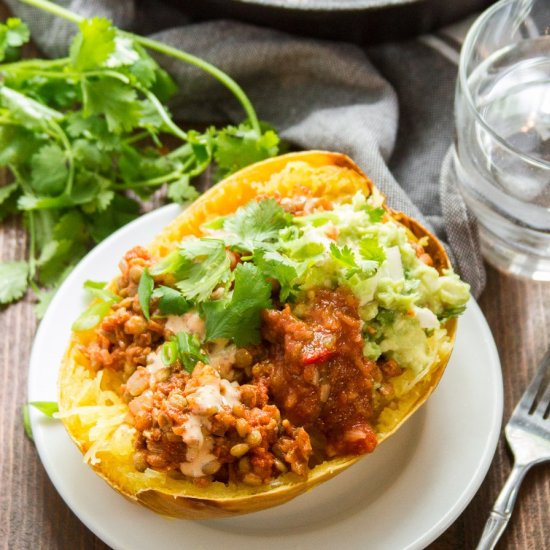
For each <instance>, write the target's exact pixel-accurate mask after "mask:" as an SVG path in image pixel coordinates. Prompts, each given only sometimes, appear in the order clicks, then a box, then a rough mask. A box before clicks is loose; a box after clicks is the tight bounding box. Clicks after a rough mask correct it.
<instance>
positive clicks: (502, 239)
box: [452, 0, 550, 280]
mask: <svg viewBox="0 0 550 550" xmlns="http://www.w3.org/2000/svg"><path fill="white" fill-rule="evenodd" d="M455 117H456V132H457V136H456V143H455V146H454V151H453V162H452V170H453V175H454V179H455V182H456V185H458V186H459V188H460V190H461V192H462V194H463V196H464V198H465V201H466V203H467V204H468V206H469V208H470V210H471V211H472V212H473V214H474V215H475V217H476V218H477V220H478V225H479V233H480V241H481V248H482V252H483V255H484V256H485V258H486V260H487V261H488V262H489V263H491V264H493V265H494V266H496V267H497V268H499V269H501V270H503V271H506V272H508V273H513V274H516V275H519V276H524V277H530V278H532V279H537V280H550V0H501V1H500V2H498V3H496V4H494V5H493V6H492V7H491V8H489V9H488V10H487V11H486V12H484V13H483V14H482V15H481V16H480V17H479V19H478V20H477V21H476V22H475V23H474V24H473V26H472V28H471V29H470V31H469V33H468V35H467V37H466V40H465V42H464V46H463V48H462V53H461V57H460V68H459V76H458V84H457V91H456V98H455Z"/></svg>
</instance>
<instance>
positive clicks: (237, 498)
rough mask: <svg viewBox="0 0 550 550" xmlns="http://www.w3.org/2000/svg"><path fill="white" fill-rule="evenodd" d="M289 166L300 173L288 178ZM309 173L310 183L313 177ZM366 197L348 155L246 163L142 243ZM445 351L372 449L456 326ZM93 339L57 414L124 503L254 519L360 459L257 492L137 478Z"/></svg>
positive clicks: (87, 335)
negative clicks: (281, 208) (283, 206)
mask: <svg viewBox="0 0 550 550" xmlns="http://www.w3.org/2000/svg"><path fill="white" fill-rule="evenodd" d="M293 163H300V165H301V166H302V167H304V166H305V168H306V169H307V171H309V172H310V173H311V175H312V177H311V178H304V177H303V170H302V171H300V173H299V174H297V175H296V177H294V176H293V170H292V166H293ZM313 176H314V177H313ZM359 190H361V191H363V192H364V194H365V195H371V194H373V193H377V194H379V195H380V192H379V191H378V190H377V189H376V187H375V186H374V185H373V183H372V182H371V180H370V179H369V178H368V177H367V176H366V175H365V174H363V172H362V171H361V170H360V169H359V168H358V166H357V165H356V164H355V163H354V162H353V161H352V160H351V159H349V158H348V157H347V156H345V155H342V154H338V153H330V152H322V151H308V152H300V153H291V154H287V155H283V156H279V157H276V158H272V159H269V160H266V161H263V162H260V163H257V164H254V165H252V166H249V167H247V168H245V169H243V170H241V171H239V172H237V173H235V174H233V175H232V176H230V177H228V178H227V179H225V180H224V181H222V182H220V183H218V184H217V185H215V186H214V187H212V188H211V189H209V190H208V191H207V192H206V193H204V194H203V195H202V196H201V197H200V198H199V199H198V200H197V201H196V202H194V203H193V204H192V205H191V206H189V207H188V208H187V209H185V210H184V211H183V212H182V213H181V214H180V215H179V216H178V217H177V218H176V219H175V220H174V221H173V222H172V223H171V224H170V225H168V226H167V227H166V228H165V229H164V230H163V231H162V232H161V233H160V234H159V235H158V236H157V237H156V238H154V240H153V241H152V243H151V244H150V245H149V246H148V250H149V251H150V252H151V253H152V255H153V256H155V257H158V258H161V257H164V256H166V255H167V254H168V253H169V252H170V251H172V250H173V249H174V247H175V246H176V244H177V243H178V242H179V241H180V240H181V239H182V238H183V237H185V236H187V235H197V236H200V235H201V226H202V225H203V224H204V223H205V222H207V221H208V220H210V219H212V218H215V217H218V216H222V215H226V214H229V213H232V212H234V211H235V210H236V209H237V208H239V207H240V206H242V205H244V204H246V203H247V202H249V201H250V200H251V199H253V198H254V197H257V196H258V195H261V196H278V197H292V196H293V195H295V194H297V193H301V194H303V193H304V192H306V193H307V194H309V195H311V196H314V197H321V196H324V197H327V198H329V199H331V198H342V197H345V196H353V195H354V194H355V193H356V192H357V191H359ZM384 208H385V209H386V211H387V212H388V213H389V215H390V216H391V217H392V218H393V219H394V220H396V221H397V222H399V223H400V224H402V225H403V226H405V227H406V228H407V229H408V231H409V232H410V236H411V239H412V240H416V239H420V238H422V237H426V236H427V237H428V244H427V246H425V249H426V252H428V253H429V254H430V256H431V257H432V259H433V261H434V265H435V267H436V268H437V269H438V271H440V272H441V271H442V270H443V269H445V268H447V267H449V265H450V264H449V259H448V257H447V254H446V253H445V250H444V248H443V246H442V245H441V243H440V242H439V241H438V240H437V238H435V237H434V236H433V235H432V234H430V232H429V231H428V230H427V229H426V228H424V227H423V226H422V225H420V224H419V223H418V222H417V221H415V220H413V219H411V218H409V217H407V216H406V215H405V214H402V213H399V212H395V211H393V210H392V209H390V208H389V207H388V206H386V205H385V204H384ZM445 328H446V330H447V344H448V345H447V347H446V349H445V350H444V351H442V352H441V353H440V355H439V360H438V361H437V362H436V363H435V364H433V365H432V367H431V368H430V369H429V372H428V374H427V375H426V376H424V377H423V378H422V379H421V380H420V381H419V382H418V383H416V385H414V386H413V387H412V388H411V389H410V390H409V391H408V392H407V393H405V395H403V396H402V397H401V398H400V399H399V401H398V402H397V403H394V406H393V407H392V408H389V407H388V408H387V409H385V410H384V411H383V412H382V414H381V416H380V418H379V420H378V423H377V424H376V426H375V429H376V433H377V436H378V442H379V443H381V442H383V441H384V440H385V439H387V438H388V437H390V436H391V435H392V434H393V433H394V432H395V431H396V430H397V429H398V428H399V427H400V426H401V425H402V424H403V423H404V422H405V421H406V420H407V419H408V418H409V417H410V416H411V415H412V414H413V413H414V412H415V411H416V410H417V409H418V408H419V407H420V406H421V405H422V404H423V403H424V402H425V401H426V399H428V397H429V396H430V394H431V393H432V391H433V390H434V389H435V387H436V386H437V384H438V382H439V380H440V378H441V376H442V374H443V371H444V370H445V366H446V364H447V362H448V360H449V355H450V350H451V348H452V342H453V340H454V335H455V331H456V320H455V319H451V320H449V321H447V323H446V325H445ZM93 338H94V333H93V331H89V332H84V333H74V334H73V336H72V339H71V342H70V344H69V347H68V350H67V352H66V354H65V357H64V359H63V362H62V366H61V370H60V375H59V410H60V417H61V418H62V420H63V422H64V424H65V426H66V429H67V431H68V433H69V435H70V436H71V438H72V439H73V440H74V442H75V443H76V445H77V446H78V447H79V449H80V450H81V451H82V453H83V454H84V456H85V460H86V461H87V462H88V464H89V465H90V466H91V467H92V468H93V469H94V470H95V471H96V472H97V473H98V474H99V475H100V476H101V477H102V478H103V479H105V481H107V483H109V484H110V485H111V486H112V487H113V488H114V489H116V490H117V491H118V492H120V493H121V494H122V495H124V496H125V497H127V498H128V499H130V500H132V501H135V502H139V503H141V504H143V505H145V506H147V507H149V508H151V509H152V510H154V511H156V512H159V513H161V514H164V515H167V516H173V517H178V518H190V519H201V518H215V517H224V516H230V515H236V514H244V513H249V512H255V511H258V510H262V509H265V508H269V507H272V506H277V505H279V504H283V503H284V502H287V501H288V500H290V499H292V498H294V497H296V496H298V495H300V494H301V493H304V492H305V491H307V490H309V489H311V488H313V487H314V486H316V485H318V484H320V483H322V482H324V481H326V480H328V479H330V478H332V477H333V476H335V475H336V474H338V473H340V472H342V471H343V470H345V469H346V468H349V467H350V466H352V465H353V464H354V463H355V462H356V461H357V460H359V459H360V458H361V457H360V456H349V457H338V458H335V459H332V460H327V461H325V462H323V463H322V464H320V465H318V466H316V467H314V468H313V469H312V470H311V471H310V472H309V475H308V477H307V479H302V478H300V477H298V476H296V475H294V474H292V473H288V474H285V475H281V476H280V477H278V478H276V480H274V482H272V483H271V484H268V485H263V486H260V487H249V486H245V485H231V484H229V485H225V484H222V483H219V482H214V483H211V484H210V485H209V486H207V487H206V488H200V487H197V486H196V485H195V484H193V483H192V482H190V481H185V480H174V479H171V478H169V477H168V476H166V475H164V474H161V473H158V472H152V471H149V470H147V471H146V472H143V473H141V472H138V471H137V470H136V469H135V468H134V466H133V463H132V460H131V451H132V437H133V434H132V429H131V428H130V427H129V426H127V425H126V424H124V417H125V412H126V409H127V406H126V404H125V403H124V402H123V401H122V400H121V399H120V398H119V395H118V393H117V390H118V388H119V387H120V384H121V383H122V380H121V379H120V378H118V377H117V375H113V374H110V373H103V374H101V375H100V374H98V373H96V372H95V371H93V370H92V369H91V368H89V365H88V364H87V361H86V358H85V357H84V355H83V354H82V353H81V352H80V351H79V348H80V346H81V345H82V344H88V343H89V342H90V341H91V339H93Z"/></svg>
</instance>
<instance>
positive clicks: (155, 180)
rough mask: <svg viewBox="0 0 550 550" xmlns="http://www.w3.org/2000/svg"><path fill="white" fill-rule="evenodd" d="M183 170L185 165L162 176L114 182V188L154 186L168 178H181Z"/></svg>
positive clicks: (166, 180)
mask: <svg viewBox="0 0 550 550" xmlns="http://www.w3.org/2000/svg"><path fill="white" fill-rule="evenodd" d="M190 160H193V159H190ZM185 170H186V166H185V165H184V166H183V168H180V169H178V170H174V171H173V172H170V173H169V174H165V175H163V176H159V177H158V178H151V179H148V180H142V181H135V182H134V181H132V182H128V183H119V184H115V187H116V189H135V188H136V187H155V186H157V185H161V184H163V183H167V182H168V181H170V180H177V179H179V178H181V177H182V175H183V173H184V172H185Z"/></svg>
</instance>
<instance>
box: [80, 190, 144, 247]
mask: <svg viewBox="0 0 550 550" xmlns="http://www.w3.org/2000/svg"><path fill="white" fill-rule="evenodd" d="M138 215H139V204H138V203H137V202H136V201H135V200H134V199H131V198H130V197H126V196H124V195H121V194H119V193H115V196H114V197H113V200H112V201H111V202H110V203H109V206H108V207H107V208H106V209H104V210H102V211H100V212H98V213H95V214H94V216H93V218H92V219H90V220H89V223H90V227H89V229H90V234H91V236H92V238H93V239H94V241H96V242H100V241H102V240H103V239H105V238H106V237H108V236H109V235H110V234H111V233H113V232H114V231H116V230H117V229H118V228H119V227H122V226H123V225H125V224H127V223H129V222H131V221H132V220H135V219H136V218H137V217H138Z"/></svg>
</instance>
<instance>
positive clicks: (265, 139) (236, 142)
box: [213, 123, 279, 176]
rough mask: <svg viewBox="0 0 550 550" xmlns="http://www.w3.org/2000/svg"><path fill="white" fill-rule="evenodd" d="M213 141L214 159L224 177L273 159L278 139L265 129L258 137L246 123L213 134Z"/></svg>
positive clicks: (276, 150)
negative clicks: (245, 167)
mask: <svg viewBox="0 0 550 550" xmlns="http://www.w3.org/2000/svg"><path fill="white" fill-rule="evenodd" d="M213 141H214V144H215V149H214V151H215V152H214V158H215V160H216V162H217V164H218V167H219V170H220V172H221V174H222V175H224V176H225V175H228V174H231V173H233V172H236V171H237V170H239V169H240V168H243V167H244V166H248V165H249V164H252V163H254V162H259V161H260V160H264V159H266V158H269V157H273V156H275V155H276V154H277V153H278V151H279V148H278V146H279V137H278V136H277V134H276V133H275V132H274V131H273V130H271V129H266V130H264V131H263V132H262V134H261V135H260V136H259V137H258V134H257V133H256V132H255V131H254V130H253V129H252V128H251V127H250V125H249V124H247V123H243V124H241V125H239V126H237V127H235V126H228V127H226V128H224V129H223V130H221V131H219V132H217V133H215V134H214V136H213Z"/></svg>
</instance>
